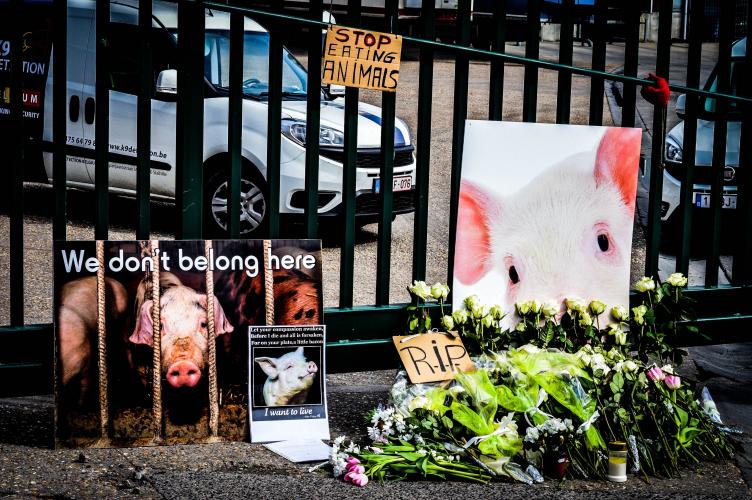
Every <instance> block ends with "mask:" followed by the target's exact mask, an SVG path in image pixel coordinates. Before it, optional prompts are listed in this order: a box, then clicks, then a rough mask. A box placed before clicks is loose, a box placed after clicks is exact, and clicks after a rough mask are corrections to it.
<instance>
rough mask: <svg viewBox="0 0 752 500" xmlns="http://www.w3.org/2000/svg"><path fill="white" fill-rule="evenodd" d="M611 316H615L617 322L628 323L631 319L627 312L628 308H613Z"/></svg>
mask: <svg viewBox="0 0 752 500" xmlns="http://www.w3.org/2000/svg"><path fill="white" fill-rule="evenodd" d="M611 316H613V317H614V319H615V320H616V321H627V320H628V319H629V313H628V312H627V308H626V307H624V306H614V307H612V308H611Z"/></svg>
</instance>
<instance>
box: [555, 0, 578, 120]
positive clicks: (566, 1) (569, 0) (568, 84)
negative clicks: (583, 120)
mask: <svg viewBox="0 0 752 500" xmlns="http://www.w3.org/2000/svg"><path fill="white" fill-rule="evenodd" d="M573 8H574V0H562V3H561V9H562V13H561V35H560V37H559V64H566V65H567V66H571V65H572V51H573V49H572V38H573V35H574V24H573V23H572V9H573ZM571 102H572V73H570V72H569V71H566V70H559V80H558V82H557V92H556V123H569V114H570V108H571Z"/></svg>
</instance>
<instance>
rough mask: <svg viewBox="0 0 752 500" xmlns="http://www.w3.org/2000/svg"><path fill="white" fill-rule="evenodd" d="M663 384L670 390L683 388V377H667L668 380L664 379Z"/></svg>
mask: <svg viewBox="0 0 752 500" xmlns="http://www.w3.org/2000/svg"><path fill="white" fill-rule="evenodd" d="M663 382H664V383H665V384H666V387H668V388H669V389H671V390H676V389H678V388H679V387H680V386H681V377H679V376H678V375H666V378H664V379H663Z"/></svg>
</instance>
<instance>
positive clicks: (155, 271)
mask: <svg viewBox="0 0 752 500" xmlns="http://www.w3.org/2000/svg"><path fill="white" fill-rule="evenodd" d="M150 246H151V259H152V261H151V262H152V271H151V299H152V307H151V323H152V358H151V361H152V370H151V384H152V398H151V415H152V421H153V423H154V428H153V430H154V439H157V440H158V439H159V438H160V436H161V435H162V313H161V296H160V293H161V290H160V288H159V241H158V240H152V241H151V242H150Z"/></svg>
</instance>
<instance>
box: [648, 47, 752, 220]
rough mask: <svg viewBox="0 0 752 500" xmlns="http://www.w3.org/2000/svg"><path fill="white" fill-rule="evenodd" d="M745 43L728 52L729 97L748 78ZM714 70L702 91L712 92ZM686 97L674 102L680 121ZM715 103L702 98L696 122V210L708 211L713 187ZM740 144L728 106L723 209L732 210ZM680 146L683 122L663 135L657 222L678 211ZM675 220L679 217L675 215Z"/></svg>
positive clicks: (737, 122) (737, 120)
mask: <svg viewBox="0 0 752 500" xmlns="http://www.w3.org/2000/svg"><path fill="white" fill-rule="evenodd" d="M746 53H747V39H746V37H745V38H742V39H741V40H738V41H737V42H735V43H734V45H733V46H732V48H731V93H732V94H733V95H738V93H739V92H741V91H742V89H743V88H744V83H743V82H744V78H749V77H750V71H749V68H745V65H746V62H745V60H744V58H745V54H746ZM717 74H718V67H717V66H716V67H715V68H714V69H713V71H712V72H711V73H710V76H709V77H708V80H707V82H706V83H705V87H704V88H705V90H710V91H715V90H716V86H717ZM685 102H686V96H685V95H680V96H679V98H678V99H677V102H676V113H677V115H679V118H681V119H682V120H683V119H684V105H685ZM715 103H716V101H715V99H708V98H704V97H703V98H702V99H701V100H700V112H699V114H698V119H697V151H696V153H695V169H694V187H693V190H692V191H693V193H692V204H693V205H694V206H695V207H697V208H698V209H704V208H709V207H710V206H711V205H710V190H711V186H712V183H713V169H712V165H713V130H714V126H715V117H714V112H715ZM740 141H741V109H739V108H737V107H736V106H735V104H734V103H731V106H730V108H729V113H728V121H727V133H726V162H725V169H724V173H723V208H724V209H729V210H734V209H736V196H737V185H738V175H737V173H738V172H737V170H738V168H739V146H740ZM683 144H684V121H680V122H679V123H678V124H677V125H676V126H675V127H674V128H672V129H671V130H670V131H669V133H668V134H667V135H666V145H665V157H664V166H665V168H664V170H663V203H662V207H661V219H662V220H663V221H668V220H669V218H670V217H671V216H672V214H673V213H674V212H675V211H676V209H677V208H678V207H679V200H680V193H681V179H682V178H683V177H684V175H683V168H682V157H683V156H684V153H683V149H682V145H683ZM679 217H681V216H680V215H679Z"/></svg>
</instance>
